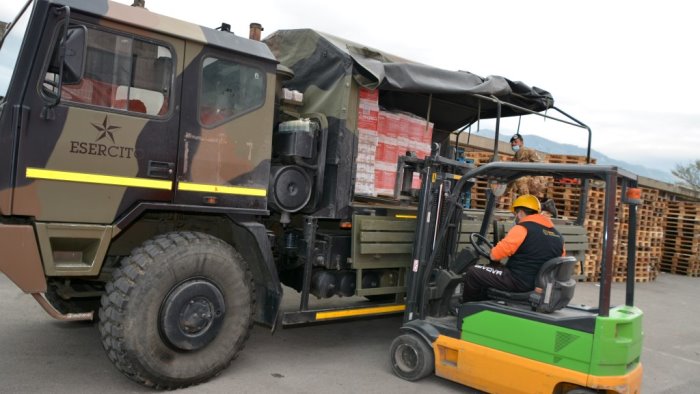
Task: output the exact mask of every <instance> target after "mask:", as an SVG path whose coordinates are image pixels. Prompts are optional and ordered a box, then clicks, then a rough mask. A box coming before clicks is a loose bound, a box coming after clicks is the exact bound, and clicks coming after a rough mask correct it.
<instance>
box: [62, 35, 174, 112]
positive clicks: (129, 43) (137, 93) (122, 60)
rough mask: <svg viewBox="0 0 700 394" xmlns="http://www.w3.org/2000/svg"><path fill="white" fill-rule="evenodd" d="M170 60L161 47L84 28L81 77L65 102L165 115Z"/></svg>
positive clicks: (67, 92) (68, 87)
mask: <svg viewBox="0 0 700 394" xmlns="http://www.w3.org/2000/svg"><path fill="white" fill-rule="evenodd" d="M172 66H173V56H172V53H171V51H170V49H168V48H167V47H165V46H162V45H158V44H155V43H152V42H148V41H145V40H140V39H136V38H132V37H129V36H123V35H119V34H115V33H113V32H109V31H104V30H99V29H97V28H93V27H88V30H87V52H86V56H85V73H84V76H83V79H81V80H80V82H79V83H77V84H71V85H67V84H63V87H62V90H61V97H62V99H63V100H65V101H70V102H74V103H80V104H87V105H94V106H98V107H105V108H111V109H114V110H120V111H129V112H135V113H140V114H146V115H153V116H160V115H165V114H167V113H168V108H169V103H170V95H171V86H172V81H173V67H172Z"/></svg>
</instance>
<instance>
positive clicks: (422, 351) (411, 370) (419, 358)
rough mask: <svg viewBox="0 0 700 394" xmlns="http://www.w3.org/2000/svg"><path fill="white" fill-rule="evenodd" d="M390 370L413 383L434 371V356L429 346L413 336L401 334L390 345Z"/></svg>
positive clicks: (416, 336) (421, 339)
mask: <svg viewBox="0 0 700 394" xmlns="http://www.w3.org/2000/svg"><path fill="white" fill-rule="evenodd" d="M389 353H390V355H391V368H392V369H393V370H394V373H395V374H396V376H398V377H400V378H402V379H406V380H410V381H414V380H419V379H423V378H424V377H426V376H428V375H430V374H431V373H433V371H434V370H435V354H434V353H433V349H432V348H431V347H430V345H429V344H428V343H427V342H426V341H425V340H424V339H423V338H421V337H419V336H418V335H415V334H403V335H400V336H398V337H396V339H394V341H393V342H392V343H391V349H390V351H389Z"/></svg>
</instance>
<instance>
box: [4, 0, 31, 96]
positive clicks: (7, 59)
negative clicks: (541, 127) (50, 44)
mask: <svg viewBox="0 0 700 394" xmlns="http://www.w3.org/2000/svg"><path fill="white" fill-rule="evenodd" d="M31 9H32V4H31V3H28V4H27V5H26V6H25V7H24V8H23V9H22V14H20V16H19V17H17V19H15V22H14V23H13V24H12V25H10V30H8V31H7V33H6V34H5V37H4V38H3V40H2V46H0V104H1V103H3V102H4V101H5V95H6V94H7V89H8V88H9V87H10V81H11V80H12V74H13V71H14V69H15V65H16V64H17V58H18V57H19V51H20V48H21V47H22V41H23V40H24V33H25V32H26V31H27V25H28V24H29V16H30V15H31V13H32V10H31Z"/></svg>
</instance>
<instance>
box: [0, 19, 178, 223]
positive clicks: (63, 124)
mask: <svg viewBox="0 0 700 394" xmlns="http://www.w3.org/2000/svg"><path fill="white" fill-rule="evenodd" d="M54 25H55V28H53V29H52V28H50V27H48V28H47V29H46V30H47V31H48V32H49V33H47V37H46V39H44V40H42V43H41V47H40V48H39V50H38V51H37V53H39V54H48V55H47V56H46V59H42V58H38V59H37V61H36V62H35V65H36V66H35V69H33V70H32V78H31V79H30V81H34V82H32V83H30V84H28V86H27V88H26V93H25V99H24V101H23V104H24V105H23V108H24V112H25V113H24V117H25V118H26V122H24V123H23V127H22V128H21V131H20V141H19V151H18V165H17V174H16V176H17V177H16V179H17V183H16V189H15V194H14V199H13V204H14V205H13V213H14V214H15V215H28V216H35V217H36V218H37V220H40V221H62V222H82V223H112V222H113V221H114V220H115V218H117V217H119V216H120V215H122V214H124V213H125V212H127V211H128V210H130V209H133V208H134V207H135V206H136V205H138V203H140V202H171V201H172V199H173V180H174V173H175V166H176V164H175V163H176V159H177V138H178V131H177V130H178V126H179V112H178V108H177V106H176V105H175V104H176V103H177V98H178V96H179V93H180V89H181V74H182V69H183V63H182V55H183V54H184V41H182V40H179V39H174V38H172V37H167V36H163V35H160V34H157V33H154V32H149V31H143V30H140V29H137V28H135V27H132V26H129V27H126V26H122V25H119V24H117V23H112V22H110V21H106V20H97V19H90V18H88V17H84V18H81V17H80V16H79V15H75V14H73V17H72V20H71V28H72V29H75V28H82V26H84V28H82V29H83V30H84V32H85V42H86V47H85V55H84V59H85V60H84V72H83V73H82V78H78V79H79V80H78V81H77V82H76V83H70V84H65V83H64V84H63V86H62V89H61V100H60V103H59V104H58V105H57V106H55V107H54V108H52V109H49V108H47V107H46V103H47V99H46V97H47V96H48V97H55V94H56V93H57V92H58V90H57V85H56V83H55V80H56V67H55V65H54V63H55V61H54V60H52V59H55V57H54V56H55V53H56V52H57V47H58V45H57V43H58V42H59V41H60V39H61V36H62V34H64V33H63V31H64V30H63V29H62V28H61V26H62V25H63V22H62V21H60V20H59V21H56V23H55V24H54ZM47 26H51V24H50V23H49V24H47ZM69 30H70V29H69ZM39 57H41V55H39ZM67 72H68V71H64V73H67ZM64 79H65V78H64ZM52 95H54V96H52Z"/></svg>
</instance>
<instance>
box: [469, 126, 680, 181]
mask: <svg viewBox="0 0 700 394" xmlns="http://www.w3.org/2000/svg"><path fill="white" fill-rule="evenodd" d="M495 134H496V133H495V132H494V131H493V130H481V131H479V133H478V134H474V135H479V136H481V137H486V138H493V137H494V135H495ZM510 137H511V135H510V134H508V135H503V134H501V135H499V140H501V141H506V142H508V141H509V140H510ZM462 138H463V139H464V138H465V136H462ZM523 139H524V140H525V146H527V147H528V148H533V149H536V150H538V151H541V152H546V153H551V154H556V155H577V156H586V148H581V147H578V146H576V145H571V144H560V143H558V142H554V141H552V140H549V139H547V138H544V137H540V136H538V135H528V134H523ZM591 157H592V158H594V159H596V163H597V164H605V165H612V166H618V167H621V168H624V169H625V170H627V171H631V172H633V173H635V174H637V175H641V176H644V177H647V178H652V179H656V180H658V181H662V182H668V183H677V182H678V180H677V179H676V178H675V177H674V176H673V175H671V173H669V172H666V171H661V170H656V169H653V168H647V167H644V166H641V165H638V164H631V163H628V162H625V161H622V160H615V159H613V158H611V157H608V156H606V155H604V154H602V153H600V152H598V151H597V150H595V149H591Z"/></svg>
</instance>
